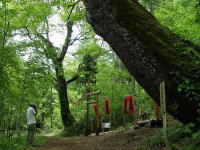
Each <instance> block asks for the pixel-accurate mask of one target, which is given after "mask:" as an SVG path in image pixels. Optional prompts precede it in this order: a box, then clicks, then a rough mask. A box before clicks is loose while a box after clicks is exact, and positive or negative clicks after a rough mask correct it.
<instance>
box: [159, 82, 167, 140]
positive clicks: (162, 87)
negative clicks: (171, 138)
mask: <svg viewBox="0 0 200 150" xmlns="http://www.w3.org/2000/svg"><path fill="white" fill-rule="evenodd" d="M160 108H161V114H162V119H163V128H164V136H165V139H166V141H167V132H166V129H167V111H166V93H165V82H164V81H163V82H161V83H160Z"/></svg>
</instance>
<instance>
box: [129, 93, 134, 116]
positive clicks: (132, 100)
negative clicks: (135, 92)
mask: <svg viewBox="0 0 200 150" xmlns="http://www.w3.org/2000/svg"><path fill="white" fill-rule="evenodd" d="M128 99H129V100H128V101H129V112H128V113H129V114H131V113H134V111H135V109H134V97H133V96H128Z"/></svg>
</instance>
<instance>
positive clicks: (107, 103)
mask: <svg viewBox="0 0 200 150" xmlns="http://www.w3.org/2000/svg"><path fill="white" fill-rule="evenodd" d="M104 102H105V107H106V115H110V99H109V98H105V99H104Z"/></svg>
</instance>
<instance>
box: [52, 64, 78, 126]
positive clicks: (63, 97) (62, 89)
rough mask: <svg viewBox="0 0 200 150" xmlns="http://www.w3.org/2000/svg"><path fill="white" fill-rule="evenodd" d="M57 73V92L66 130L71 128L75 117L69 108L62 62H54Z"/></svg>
mask: <svg viewBox="0 0 200 150" xmlns="http://www.w3.org/2000/svg"><path fill="white" fill-rule="evenodd" d="M54 65H55V71H56V82H57V91H58V96H59V100H60V107H61V109H60V111H61V117H62V122H63V124H64V127H65V129H66V128H67V127H69V126H71V125H72V124H73V122H74V117H73V116H72V115H71V112H70V108H69V100H68V94H67V84H66V80H65V77H64V70H63V64H62V62H60V61H56V62H54Z"/></svg>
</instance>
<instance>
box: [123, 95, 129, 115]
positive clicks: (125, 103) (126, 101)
mask: <svg viewBox="0 0 200 150" xmlns="http://www.w3.org/2000/svg"><path fill="white" fill-rule="evenodd" d="M123 100H124V114H128V110H127V106H128V101H129V99H128V98H127V97H124V99H123Z"/></svg>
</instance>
